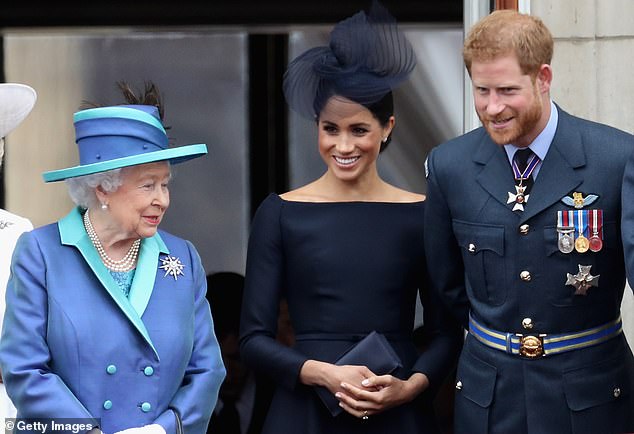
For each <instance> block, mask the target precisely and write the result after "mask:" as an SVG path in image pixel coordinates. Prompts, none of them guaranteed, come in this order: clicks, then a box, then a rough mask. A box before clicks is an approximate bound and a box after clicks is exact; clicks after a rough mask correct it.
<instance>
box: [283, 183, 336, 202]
mask: <svg viewBox="0 0 634 434" xmlns="http://www.w3.org/2000/svg"><path fill="white" fill-rule="evenodd" d="M280 197H281V198H282V199H283V200H286V201H289V202H323V201H324V200H325V198H324V197H323V195H322V194H320V192H319V189H318V188H316V185H315V183H314V182H311V183H310V184H306V185H304V186H302V187H299V188H296V189H295V190H291V191H287V192H286V193H283V194H280Z"/></svg>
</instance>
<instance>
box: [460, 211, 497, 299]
mask: <svg viewBox="0 0 634 434" xmlns="http://www.w3.org/2000/svg"><path fill="white" fill-rule="evenodd" d="M453 230H454V234H455V235H456V240H457V241H458V244H459V245H460V247H461V250H462V259H463V262H464V266H465V272H466V284H467V291H468V292H469V293H470V295H471V296H472V297H474V298H476V299H477V300H480V301H484V302H486V303H488V304H491V305H495V306H499V305H501V304H503V303H504V302H505V301H506V296H507V283H506V267H505V262H504V226H497V225H481V224H475V223H469V222H464V221H460V220H454V221H453Z"/></svg>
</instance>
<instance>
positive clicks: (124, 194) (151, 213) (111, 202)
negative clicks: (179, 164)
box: [101, 161, 171, 238]
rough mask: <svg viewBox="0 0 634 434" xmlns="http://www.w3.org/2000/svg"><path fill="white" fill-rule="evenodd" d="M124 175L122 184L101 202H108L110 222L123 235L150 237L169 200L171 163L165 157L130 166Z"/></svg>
mask: <svg viewBox="0 0 634 434" xmlns="http://www.w3.org/2000/svg"><path fill="white" fill-rule="evenodd" d="M122 176H123V184H122V185H121V186H120V187H119V188H118V189H117V190H116V191H114V192H112V193H105V196H102V197H104V199H103V200H101V201H102V203H103V202H104V201H105V203H107V204H108V213H107V214H108V215H109V218H110V224H109V226H114V227H115V228H116V230H117V232H119V233H120V234H121V235H123V236H124V237H130V238H148V237H151V236H153V235H154V234H155V233H156V231H157V229H158V225H159V224H160V223H161V220H162V219H163V215H164V214H165V211H166V210H167V208H168V207H169V203H170V197H169V189H168V183H169V180H170V177H171V174H170V166H169V163H167V162H164V161H163V162H157V163H148V164H141V165H138V166H132V167H128V168H125V169H124V171H123V173H122ZM102 194H103V193H102Z"/></svg>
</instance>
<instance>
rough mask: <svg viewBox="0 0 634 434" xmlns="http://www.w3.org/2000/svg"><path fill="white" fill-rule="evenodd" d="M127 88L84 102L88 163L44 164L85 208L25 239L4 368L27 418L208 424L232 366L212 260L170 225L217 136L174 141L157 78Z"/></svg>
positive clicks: (133, 427)
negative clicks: (177, 170)
mask: <svg viewBox="0 0 634 434" xmlns="http://www.w3.org/2000/svg"><path fill="white" fill-rule="evenodd" d="M119 86H120V88H121V90H122V92H123V94H124V96H125V99H126V103H125V104H124V105H115V106H105V107H100V106H94V105H93V106H91V108H85V109H82V110H80V111H79V112H77V113H75V115H74V126H75V133H76V141H77V145H78V148H79V161H80V164H79V165H78V166H75V167H71V168H67V169H61V170H55V171H51V172H46V173H44V175H43V176H44V180H45V181H46V182H53V181H60V180H66V182H67V184H68V188H69V193H70V196H71V198H72V199H73V201H74V202H75V203H76V205H77V207H76V208H74V209H73V210H72V211H71V212H70V213H69V214H68V215H67V216H66V217H64V218H62V219H61V220H60V221H58V222H56V223H53V224H50V225H47V226H43V227H41V228H37V229H35V230H33V231H31V232H28V233H25V234H23V235H22V236H21V237H20V239H19V240H18V243H17V246H16V249H15V254H14V256H13V262H12V265H11V277H10V279H9V284H8V287H7V311H6V316H5V322H4V328H3V330H2V340H1V342H0V366H1V368H2V372H3V374H4V379H5V384H6V386H7V391H8V393H9V396H10V397H11V399H12V400H13V402H14V403H15V406H16V407H17V415H18V417H21V418H46V419H51V418H55V419H58V418H73V419H83V421H85V422H86V423H88V422H89V421H90V423H91V424H96V425H98V427H99V429H100V430H101V431H102V432H104V433H107V434H114V433H117V432H120V431H125V432H126V434H166V433H169V434H175V433H177V432H178V431H181V430H179V427H180V425H182V431H184V432H185V433H187V434H204V433H205V432H206V429H207V425H208V422H209V418H210V416H211V412H212V410H213V408H214V405H215V403H216V399H217V396H218V390H219V388H220V384H221V382H222V380H223V379H224V377H225V368H224V366H223V364H222V358H221V355H220V348H219V346H218V342H217V340H216V337H215V335H214V330H213V322H212V317H211V314H210V309H209V304H208V302H207V300H206V299H205V291H206V287H207V283H206V276H205V271H204V269H203V266H202V264H201V261H200V258H199V256H198V253H197V251H196V249H195V248H194V246H193V245H192V244H191V243H190V242H189V241H186V240H183V239H181V238H178V237H176V236H174V235H171V234H169V233H167V232H164V231H162V230H159V229H158V227H159V225H160V223H161V221H162V220H163V217H164V216H165V212H166V211H167V209H168V207H169V204H170V194H169V187H168V185H169V182H170V177H171V173H170V172H171V169H170V168H171V164H176V163H180V162H183V161H186V160H189V159H192V158H196V157H200V156H202V155H204V154H206V153H207V148H206V146H205V145H202V144H199V145H189V146H181V147H172V148H170V147H169V146H168V137H167V134H166V132H165V129H164V127H163V105H162V100H161V95H160V93H159V91H158V89H157V87H156V86H155V85H154V84H152V83H147V84H146V86H145V89H144V90H143V91H142V92H137V91H135V90H134V89H132V88H131V87H130V86H129V85H127V84H126V83H119ZM181 174H184V172H182V173H181ZM99 421H100V423H99Z"/></svg>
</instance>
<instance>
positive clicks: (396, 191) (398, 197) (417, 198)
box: [390, 186, 426, 202]
mask: <svg viewBox="0 0 634 434" xmlns="http://www.w3.org/2000/svg"><path fill="white" fill-rule="evenodd" d="M391 190H392V191H391V192H390V196H391V201H392V202H423V201H424V200H425V199H426V196H425V195H424V194H420V193H414V192H412V191H407V190H403V189H402V188H398V187H393V186H392V188H391Z"/></svg>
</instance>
